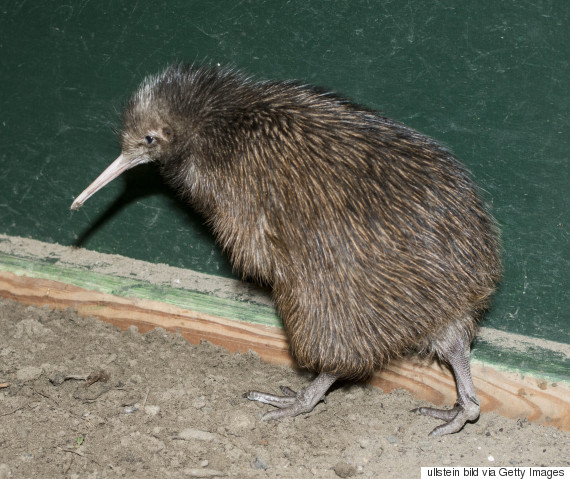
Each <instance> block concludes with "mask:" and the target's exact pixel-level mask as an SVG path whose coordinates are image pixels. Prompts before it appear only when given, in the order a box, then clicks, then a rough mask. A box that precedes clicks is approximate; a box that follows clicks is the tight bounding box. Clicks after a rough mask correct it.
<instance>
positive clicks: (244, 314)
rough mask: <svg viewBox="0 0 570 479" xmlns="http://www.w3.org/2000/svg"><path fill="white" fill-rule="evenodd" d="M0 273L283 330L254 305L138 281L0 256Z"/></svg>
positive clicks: (273, 315)
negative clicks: (51, 281) (63, 284)
mask: <svg viewBox="0 0 570 479" xmlns="http://www.w3.org/2000/svg"><path fill="white" fill-rule="evenodd" d="M0 270H3V271H8V272H11V273H14V274H16V275H26V276H31V277H34V278H41V279H49V280H54V281H60V282H62V283H68V284H72V285H74V286H78V287H80V288H85V289H88V290H92V291H98V292H101V293H108V294H112V295H115V296H122V297H132V298H138V299H148V300H153V301H162V302H164V303H169V304H173V305H175V306H178V307H180V308H184V309H188V310H192V311H199V312H201V313H206V314H211V315H213V316H219V317H222V318H226V319H231V320H237V321H247V322H250V323H255V324H262V325H265V326H275V327H279V328H281V327H283V326H282V323H281V320H280V319H279V317H278V316H277V314H276V312H275V310H274V309H273V308H270V307H268V306H265V305H261V304H257V303H255V302H253V301H237V300H232V299H227V298H220V297H217V296H215V295H212V294H206V293H202V292H199V291H190V290H186V289H179V288H172V287H168V286H160V285H156V284H152V283H149V282H146V281H141V280H137V279H129V278H123V277H119V276H112V275H107V274H101V273H97V272H94V271H89V270H86V269H79V268H73V267H68V266H60V265H57V264H53V262H50V261H49V260H43V261H42V260H31V259H27V258H21V257H18V256H13V255H7V254H5V253H0Z"/></svg>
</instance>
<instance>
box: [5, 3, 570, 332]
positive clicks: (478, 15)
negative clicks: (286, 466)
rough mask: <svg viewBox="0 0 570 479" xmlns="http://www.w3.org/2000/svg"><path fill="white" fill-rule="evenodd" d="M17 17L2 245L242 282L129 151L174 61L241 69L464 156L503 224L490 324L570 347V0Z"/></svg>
mask: <svg viewBox="0 0 570 479" xmlns="http://www.w3.org/2000/svg"><path fill="white" fill-rule="evenodd" d="M67 3H68V4H66V5H64V4H62V2H58V1H53V0H44V1H42V2H3V3H2V5H1V6H0V62H1V70H0V77H1V85H2V88H1V91H0V100H1V103H0V105H1V106H0V131H1V135H0V142H1V148H0V168H1V171H2V174H1V175H0V232H1V233H6V234H9V235H14V236H24V237H29V238H34V239H38V240H42V241H47V242H57V243H60V244H64V245H73V244H77V245H81V246H84V247H86V248H90V249H94V250H97V251H101V252H105V253H117V254H121V255H125V256H130V257H133V258H138V259H143V260H147V261H151V262H162V263H168V264H171V265H174V266H182V267H186V268H191V269H195V270H198V271H202V272H206V273H210V274H216V275H223V276H228V275H231V268H230V266H229V264H228V261H227V260H226V259H225V257H224V256H223V254H222V253H221V252H220V251H219V249H218V248H217V247H216V246H215V244H214V242H213V240H212V237H211V235H210V232H209V231H208V229H207V228H205V227H204V226H203V219H202V218H200V217H198V216H196V215H195V214H193V213H192V212H191V211H189V210H188V209H187V208H186V207H185V206H184V205H182V204H181V203H180V202H179V201H178V200H177V199H176V198H175V196H174V195H173V194H172V192H171V191H169V190H168V189H167V188H166V187H165V186H164V184H163V183H162V182H161V180H160V178H158V177H157V175H156V170H154V169H153V168H152V167H140V168H139V169H137V170H134V171H132V172H130V173H128V174H126V175H124V178H123V179H122V180H118V181H116V182H115V183H114V184H112V185H110V186H108V187H107V188H105V189H104V190H103V191H101V192H99V193H98V194H97V195H96V196H94V197H93V198H92V199H90V200H89V201H88V202H87V204H86V205H85V206H84V207H83V208H82V209H81V210H80V211H79V212H77V213H71V212H70V211H69V206H70V204H71V202H72V200H73V199H74V197H75V196H76V195H77V194H79V193H80V192H81V191H82V190H83V188H84V187H85V186H87V184H89V183H90V182H91V180H93V179H94V178H95V177H96V176H97V175H98V174H99V173H100V172H101V171H102V170H103V168H104V167H105V166H106V165H107V164H108V163H110V162H111V161H112V160H113V159H114V158H115V157H116V156H117V155H118V153H119V146H118V141H117V135H116V133H115V132H114V129H115V128H117V127H119V126H120V124H119V118H120V116H119V111H120V109H121V105H122V104H123V102H124V101H125V100H126V98H127V97H128V96H129V94H130V93H131V92H132V90H133V89H134V88H136V86H137V84H138V83H139V82H140V80H141V79H142V78H143V77H144V76H145V75H146V74H148V73H153V72H156V71H157V70H159V69H161V68H162V67H163V66H164V65H166V64H168V63H169V62H175V61H189V62H191V61H203V60H204V59H205V60H208V61H211V62H219V63H222V64H231V65H235V66H238V67H240V68H243V69H245V70H246V71H248V72H249V73H253V74H255V75H257V76H258V77H262V78H270V79H291V78H293V79H298V80H301V81H305V82H311V83H316V84H319V85H322V86H326V87H329V88H331V89H333V90H336V91H339V92H341V93H343V94H345V95H347V96H349V97H351V98H353V99H355V100H356V101H358V102H361V103H363V104H366V105H367V106H370V107H373V108H376V109H380V110H382V111H383V112H384V113H385V114H387V115H388V116H391V117H393V118H395V119H398V120H400V121H403V122H405V123H407V124H409V125H410V126H412V127H415V128H417V129H419V130H420V131H423V132H424V133H427V134H429V135H431V136H433V137H434V138H436V139H438V140H440V141H441V142H443V143H444V144H446V145H448V146H449V147H450V148H451V149H452V150H453V151H454V152H455V153H456V154H457V156H458V157H460V158H461V159H462V160H463V161H464V162H465V163H466V164H467V165H468V167H469V168H470V169H471V170H472V172H473V174H474V176H475V178H476V179H477V181H478V183H479V184H480V185H481V186H482V187H483V188H484V189H485V191H486V196H487V200H488V201H489V202H490V203H491V205H492V209H493V212H494V214H495V216H496V217H497V219H498V220H499V222H500V223H501V225H502V231H503V243H504V249H505V252H504V262H505V268H506V271H505V277H504V281H503V284H502V286H501V289H500V291H499V293H498V294H497V296H496V299H495V306H494V309H493V310H492V312H491V313H490V314H489V315H488V319H487V321H486V323H485V324H486V325H487V326H490V327H494V328H497V329H501V330H505V331H509V332H515V333H521V334H524V335H529V336H535V337H539V338H545V339H550V340H554V341H559V342H564V343H570V328H569V323H570V318H569V315H570V299H569V298H570V294H569V291H568V289H569V281H568V280H569V276H570V273H569V271H570V232H569V223H570V222H569V219H570V218H569V211H570V208H569V207H570V204H569V203H570V202H569V194H568V191H569V190H570V188H569V186H570V175H569V171H570V168H569V158H568V156H569V151H570V148H569V146H570V144H569V143H570V141H569V138H570V128H569V124H570V115H569V112H570V108H569V107H570V105H569V97H570V95H569V93H570V85H569V80H568V79H569V78H570V66H569V61H570V28H568V25H569V24H570V4H568V2H564V1H536V2H532V3H530V2H521V1H514V0H513V1H500V2H456V1H452V0H444V1H439V2H431V1H419V2H398V1H391V2H388V1H386V2H364V1H348V0H342V1H341V0H331V1H307V0H304V1H300V0H299V1H290V2H284V1H283V2H279V1H241V2H239V1H215V2H212V1H202V0H197V1H186V0H169V1H160V0H154V1H152V2H151V1H145V0H143V1H138V2H132V1H97V2H94V1H91V2H89V1H83V0H82V1H71V2H67Z"/></svg>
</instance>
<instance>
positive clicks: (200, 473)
mask: <svg viewBox="0 0 570 479" xmlns="http://www.w3.org/2000/svg"><path fill="white" fill-rule="evenodd" d="M184 474H185V475H187V476H190V477H221V476H225V474H224V473H223V472H221V471H216V470H215V469H184Z"/></svg>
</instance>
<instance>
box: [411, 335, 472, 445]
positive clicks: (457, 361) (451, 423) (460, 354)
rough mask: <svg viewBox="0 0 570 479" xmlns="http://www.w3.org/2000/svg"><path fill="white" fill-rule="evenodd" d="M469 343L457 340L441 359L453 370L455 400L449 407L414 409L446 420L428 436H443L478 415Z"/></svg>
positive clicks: (455, 430)
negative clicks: (455, 385)
mask: <svg viewBox="0 0 570 479" xmlns="http://www.w3.org/2000/svg"><path fill="white" fill-rule="evenodd" d="M469 355H470V351H469V344H464V341H462V340H458V341H457V342H456V343H455V344H454V345H453V347H451V348H450V350H449V351H447V352H446V353H445V354H444V355H443V357H442V359H443V360H445V361H446V362H447V363H448V364H449V365H450V366H451V369H452V370H453V374H454V376H455V382H456V384H457V402H456V403H455V406H453V408H451V409H436V408H432V407H420V408H418V409H415V410H414V411H417V412H419V413H420V414H423V415H425V416H431V417H435V418H437V419H441V420H443V421H446V423H445V424H442V425H441V426H438V427H436V428H435V429H434V430H433V431H432V432H431V433H430V436H443V435H444V434H451V433H454V432H457V431H459V430H460V429H461V428H462V427H463V426H464V425H465V423H466V422H468V421H475V420H476V419H477V418H478V417H479V401H478V400H477V395H476V394H475V386H474V385H473V380H472V379H471V367H470V365H469Z"/></svg>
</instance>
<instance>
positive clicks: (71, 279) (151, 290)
mask: <svg viewBox="0 0 570 479" xmlns="http://www.w3.org/2000/svg"><path fill="white" fill-rule="evenodd" d="M0 270H2V271H8V272H11V273H14V274H16V275H26V276H30V277H34V278H41V279H49V280H54V281H59V282H63V283H68V284H72V285H74V286H78V287H80V288H84V289H88V290H92V291H99V292H101V293H108V294H112V295H116V296H122V297H134V298H139V299H148V300H154V301H162V302H165V303H169V304H173V305H175V306H178V307H181V308H184V309H189V310H193V311H199V312H202V313H207V314H211V315H213V316H218V317H223V318H226V319H230V320H236V321H246V322H249V323H255V324H261V325H265V326H274V327H279V328H283V325H282V322H281V320H280V319H279V317H278V316H277V314H276V312H275V310H274V309H273V308H271V307H268V306H265V305H261V304H258V303H255V302H253V301H247V300H246V301H240V300H237V299H228V298H220V297H217V296H215V295H213V294H206V293H202V292H199V291H192V290H187V289H182V288H180V289H179V288H173V287H171V286H160V285H155V284H152V283H149V282H147V281H141V280H137V279H129V278H124V277H119V276H113V275H108V274H102V273H97V272H94V271H90V270H88V269H82V268H74V267H71V266H68V265H58V264H57V262H56V263H54V261H53V260H50V259H42V260H38V259H29V258H24V257H19V256H15V255H9V254H5V253H0ZM472 358H473V360H474V361H476V362H478V363H480V364H484V365H488V366H490V367H492V368H494V369H497V370H501V371H506V372H511V373H513V372H514V373H517V374H520V375H522V376H525V375H529V376H535V377H539V378H545V379H549V380H551V381H557V382H570V361H569V360H568V358H567V357H565V355H563V354H561V353H558V352H556V351H551V350H549V349H546V348H541V347H536V348H534V347H533V348H531V349H530V350H525V351H518V350H515V349H505V348H501V347H498V346H497V345H496V344H493V343H491V342H488V341H485V340H481V339H476V340H475V342H474V345H473V350H472Z"/></svg>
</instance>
